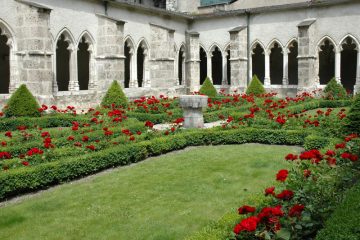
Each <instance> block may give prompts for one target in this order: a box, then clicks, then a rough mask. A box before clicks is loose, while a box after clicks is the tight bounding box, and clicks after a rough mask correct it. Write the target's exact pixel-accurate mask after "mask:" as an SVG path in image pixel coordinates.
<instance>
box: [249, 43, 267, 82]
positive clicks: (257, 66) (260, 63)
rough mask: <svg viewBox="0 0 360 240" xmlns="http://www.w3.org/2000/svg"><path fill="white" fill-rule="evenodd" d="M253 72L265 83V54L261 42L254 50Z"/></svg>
mask: <svg viewBox="0 0 360 240" xmlns="http://www.w3.org/2000/svg"><path fill="white" fill-rule="evenodd" d="M252 74H253V75H256V76H257V77H258V78H259V80H260V81H261V82H262V83H264V78H265V55H264V49H263V48H262V47H261V45H260V44H256V46H255V48H254V49H253V51H252Z"/></svg>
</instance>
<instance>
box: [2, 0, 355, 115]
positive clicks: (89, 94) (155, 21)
mask: <svg viewBox="0 0 360 240" xmlns="http://www.w3.org/2000/svg"><path fill="white" fill-rule="evenodd" d="M269 2H271V5H269ZM0 4H1V5H0V6H1V8H0V107H1V106H3V105H4V104H5V101H6V100H7V99H8V98H9V96H10V94H11V93H12V92H13V91H14V90H15V89H16V88H17V87H19V86H20V85H21V84H24V83H25V84H26V85H27V86H28V87H29V89H30V90H31V91H32V92H33V93H34V95H36V97H37V98H38V100H39V101H40V102H41V103H45V104H56V105H59V106H67V105H76V106H81V107H84V108H85V107H89V106H93V105H95V104H98V103H99V102H100V99H101V97H102V95H103V94H104V92H105V91H106V90H107V88H108V87H109V85H110V83H111V82H112V81H113V80H117V81H119V82H120V83H121V85H122V86H123V87H124V88H125V92H126V94H127V95H128V96H129V97H131V98H134V97H139V96H143V95H159V94H166V95H170V96H179V95H181V94H186V93H189V92H192V91H197V90H199V88H200V85H201V84H202V82H203V81H204V79H205V77H206V76H209V77H211V79H212V81H213V83H214V84H215V86H216V88H218V89H219V90H220V89H223V90H225V91H229V92H231V91H235V90H237V91H238V92H241V91H244V90H245V89H246V87H247V85H248V83H249V80H250V79H251V77H252V76H253V75H254V74H256V75H257V76H258V77H259V78H260V80H261V81H262V82H263V83H264V85H265V87H266V88H267V89H268V90H270V91H276V92H278V93H280V94H281V95H283V96H284V95H289V96H292V95H295V94H296V93H297V92H301V91H311V90H314V89H317V88H321V87H323V86H324V85H325V84H326V83H327V82H328V81H329V80H330V79H331V78H332V77H335V78H336V80H337V81H338V82H341V83H342V84H343V85H344V86H345V87H346V88H347V89H348V90H350V91H359V90H360V89H359V88H360V54H359V40H360V28H359V23H360V2H359V1H358V0H322V1H310V0H309V1H305V0H273V1H267V0H259V1H253V0H238V1H230V0H201V1H200V0H142V1H140V0H132V1H130V0H128V1H125V0H124V1H120V0H118V1H110V0H61V1H59V0H34V1H22V0H0Z"/></svg>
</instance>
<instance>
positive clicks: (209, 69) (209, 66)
mask: <svg viewBox="0 0 360 240" xmlns="http://www.w3.org/2000/svg"><path fill="white" fill-rule="evenodd" d="M212 57H213V53H212V52H209V53H208V55H207V76H208V77H209V78H210V81H211V82H212V83H214V80H213V77H212Z"/></svg>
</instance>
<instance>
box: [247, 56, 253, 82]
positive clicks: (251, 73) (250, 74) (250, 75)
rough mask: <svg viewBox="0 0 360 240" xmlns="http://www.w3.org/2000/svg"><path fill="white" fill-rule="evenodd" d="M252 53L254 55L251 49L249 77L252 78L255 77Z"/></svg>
mask: <svg viewBox="0 0 360 240" xmlns="http://www.w3.org/2000/svg"><path fill="white" fill-rule="evenodd" d="M252 55H253V51H252V50H251V52H250V54H249V57H250V58H249V76H248V78H249V79H250V80H252V77H253V70H252Z"/></svg>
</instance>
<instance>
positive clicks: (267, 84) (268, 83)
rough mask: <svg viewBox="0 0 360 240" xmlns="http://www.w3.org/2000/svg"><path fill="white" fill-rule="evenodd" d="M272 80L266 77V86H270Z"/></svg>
mask: <svg viewBox="0 0 360 240" xmlns="http://www.w3.org/2000/svg"><path fill="white" fill-rule="evenodd" d="M270 85H271V82H270V78H265V79H264V87H270Z"/></svg>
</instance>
